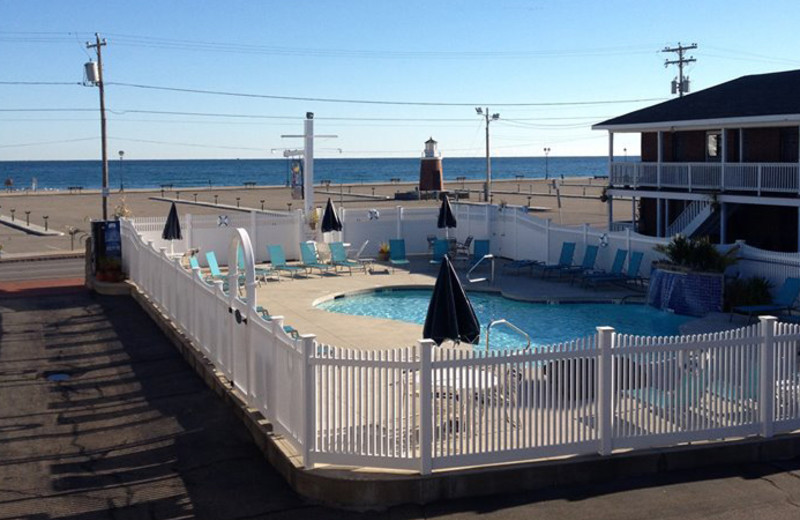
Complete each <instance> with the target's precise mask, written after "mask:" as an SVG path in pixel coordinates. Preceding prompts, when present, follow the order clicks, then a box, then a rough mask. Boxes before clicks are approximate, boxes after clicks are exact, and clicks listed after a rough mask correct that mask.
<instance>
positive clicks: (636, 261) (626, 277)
mask: <svg viewBox="0 0 800 520" xmlns="http://www.w3.org/2000/svg"><path fill="white" fill-rule="evenodd" d="M642 258H644V253H642V252H641V251H634V252H633V253H631V257H630V259H629V260H628V270H627V271H626V272H624V273H623V272H621V271H620V272H619V273H614V272H611V273H608V274H606V275H597V276H591V277H589V278H587V279H586V284H587V285H593V286H595V287H596V286H597V285H598V284H601V283H613V282H626V283H627V282H641V281H642V277H641V276H639V269H641V267H642ZM615 264H616V259H615Z"/></svg>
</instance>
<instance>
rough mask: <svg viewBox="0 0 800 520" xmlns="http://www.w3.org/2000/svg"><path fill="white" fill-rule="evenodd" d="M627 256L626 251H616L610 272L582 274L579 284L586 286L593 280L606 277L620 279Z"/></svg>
mask: <svg viewBox="0 0 800 520" xmlns="http://www.w3.org/2000/svg"><path fill="white" fill-rule="evenodd" d="M627 256H628V250H627V249H617V253H616V254H615V255H614V263H613V264H611V270H610V271H594V272H589V273H583V274H581V275H579V276H580V278H581V284H582V285H587V284H589V283H591V282H590V280H592V279H594V278H603V277H608V276H614V277H620V276H622V268H623V267H624V266H625V258H627Z"/></svg>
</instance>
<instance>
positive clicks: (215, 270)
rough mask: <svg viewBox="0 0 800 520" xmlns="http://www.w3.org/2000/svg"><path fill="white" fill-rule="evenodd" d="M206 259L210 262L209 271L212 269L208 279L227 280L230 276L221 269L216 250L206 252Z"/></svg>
mask: <svg viewBox="0 0 800 520" xmlns="http://www.w3.org/2000/svg"><path fill="white" fill-rule="evenodd" d="M206 261H207V262H208V269H209V271H211V274H209V275H207V276H206V281H209V280H227V278H228V277H227V276H225V275H224V274H222V271H220V270H219V264H218V263H217V255H216V254H214V251H207V252H206Z"/></svg>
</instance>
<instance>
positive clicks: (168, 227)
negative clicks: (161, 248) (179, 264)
mask: <svg viewBox="0 0 800 520" xmlns="http://www.w3.org/2000/svg"><path fill="white" fill-rule="evenodd" d="M161 238H163V239H164V240H169V252H170V254H172V253H174V250H173V249H174V247H173V244H172V241H173V240H183V235H182V234H181V222H180V220H179V219H178V208H177V207H175V203H174V202H173V203H172V207H171V208H170V209H169V215H167V221H166V223H164V231H162V232H161Z"/></svg>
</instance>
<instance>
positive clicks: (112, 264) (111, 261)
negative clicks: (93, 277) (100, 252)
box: [97, 258, 123, 282]
mask: <svg viewBox="0 0 800 520" xmlns="http://www.w3.org/2000/svg"><path fill="white" fill-rule="evenodd" d="M122 279H123V274H122V263H121V262H120V261H119V259H117V258H101V259H100V261H99V262H98V263H97V280H98V281H100V282H121V281H122Z"/></svg>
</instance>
